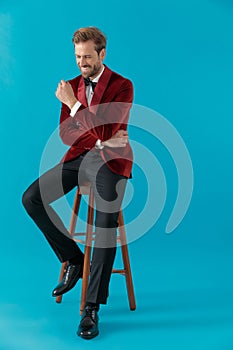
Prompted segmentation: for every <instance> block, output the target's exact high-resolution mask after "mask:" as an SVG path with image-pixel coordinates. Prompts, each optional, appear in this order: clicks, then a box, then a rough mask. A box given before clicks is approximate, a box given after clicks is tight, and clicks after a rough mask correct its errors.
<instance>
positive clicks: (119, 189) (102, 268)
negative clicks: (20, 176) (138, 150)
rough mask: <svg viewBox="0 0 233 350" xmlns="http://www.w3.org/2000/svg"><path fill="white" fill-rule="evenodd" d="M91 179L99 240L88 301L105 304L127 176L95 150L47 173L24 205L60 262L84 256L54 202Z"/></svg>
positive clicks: (33, 186)
mask: <svg viewBox="0 0 233 350" xmlns="http://www.w3.org/2000/svg"><path fill="white" fill-rule="evenodd" d="M84 180H86V181H90V183H91V186H92V188H93V191H94V196H95V202H96V216H95V232H96V239H95V245H94V250H93V254H92V262H91V274H90V281H89V285H88V291H87V302H92V303H99V304H106V302H107V296H108V285H109V281H110V277H111V271H112V266H113V262H114V258H115V254H116V229H117V226H118V215H119V210H120V207H121V203H122V199H123V196H124V192H125V186H126V181H127V178H126V177H124V176H122V175H118V174H116V173H113V172H112V171H111V170H110V169H109V167H108V166H107V165H106V164H105V163H104V161H103V160H102V158H101V156H100V154H99V151H98V150H94V151H90V152H86V153H85V154H83V155H81V156H79V157H77V158H75V159H74V160H72V161H69V162H65V163H63V164H58V165H56V166H55V167H53V168H52V169H50V170H49V171H47V172H45V173H44V174H43V175H42V176H40V177H39V178H38V179H37V180H36V181H35V182H33V183H32V184H31V185H30V186H29V188H28V189H27V190H26V191H25V193H24V194H23V205H24V207H25V209H26V211H27V213H28V214H29V215H30V217H31V218H32V219H33V220H34V222H35V223H36V225H37V226H38V227H39V229H40V230H41V231H42V232H43V234H44V236H45V237H46V239H47V241H48V243H49V244H50V246H51V247H52V249H53V251H54V252H55V254H56V255H57V257H58V258H59V260H60V261H61V262H64V261H68V260H69V259H72V258H76V259H77V260H78V261H79V262H80V263H82V262H83V258H84V255H83V253H82V251H81V249H80V248H79V247H78V245H77V244H76V243H75V242H74V241H73V240H72V237H71V236H70V234H69V232H68V230H67V229H66V227H65V226H64V224H63V222H62V220H61V219H60V217H59V216H58V215H57V213H56V212H55V210H54V209H53V208H52V206H51V203H52V202H54V201H56V200H57V199H58V198H60V197H62V196H63V195H65V194H67V193H68V192H69V191H71V190H72V189H73V188H74V187H76V186H78V184H79V183H80V182H82V181H84Z"/></svg>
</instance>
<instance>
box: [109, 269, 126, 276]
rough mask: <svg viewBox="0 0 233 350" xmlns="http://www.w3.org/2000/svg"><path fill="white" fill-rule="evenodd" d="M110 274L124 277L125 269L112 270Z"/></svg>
mask: <svg viewBox="0 0 233 350" xmlns="http://www.w3.org/2000/svg"><path fill="white" fill-rule="evenodd" d="M112 273H119V274H121V275H125V273H126V271H125V269H121V270H120V269H112Z"/></svg>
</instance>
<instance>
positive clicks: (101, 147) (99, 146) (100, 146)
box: [95, 140, 104, 149]
mask: <svg viewBox="0 0 233 350" xmlns="http://www.w3.org/2000/svg"><path fill="white" fill-rule="evenodd" d="M95 148H96V149H103V148H104V146H103V145H102V143H101V140H97V141H96V143H95Z"/></svg>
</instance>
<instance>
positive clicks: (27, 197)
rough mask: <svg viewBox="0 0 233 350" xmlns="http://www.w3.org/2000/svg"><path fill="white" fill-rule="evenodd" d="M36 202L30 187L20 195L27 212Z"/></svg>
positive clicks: (31, 209) (32, 208) (29, 211)
mask: <svg viewBox="0 0 233 350" xmlns="http://www.w3.org/2000/svg"><path fill="white" fill-rule="evenodd" d="M37 202H38V200H37V201H36V196H35V193H34V192H33V191H32V190H31V189H30V188H29V189H27V190H26V191H25V192H24V194H23V196H22V203H23V206H24V208H25V209H26V211H27V212H28V214H30V213H32V212H33V211H34V210H35V208H36V206H37ZM38 204H39V202H38Z"/></svg>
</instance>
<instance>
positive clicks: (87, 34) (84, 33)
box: [72, 27, 107, 54]
mask: <svg viewBox="0 0 233 350" xmlns="http://www.w3.org/2000/svg"><path fill="white" fill-rule="evenodd" d="M88 40H92V41H93V42H94V43H95V50H96V51H97V53H98V54H99V53H100V51H101V50H102V49H105V48H106V43H107V39H106V36H105V35H104V33H102V32H101V30H99V29H98V28H96V27H86V28H80V29H78V30H77V31H76V32H75V33H74V35H73V38H72V41H73V43H74V44H78V43H80V42H85V41H88Z"/></svg>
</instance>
